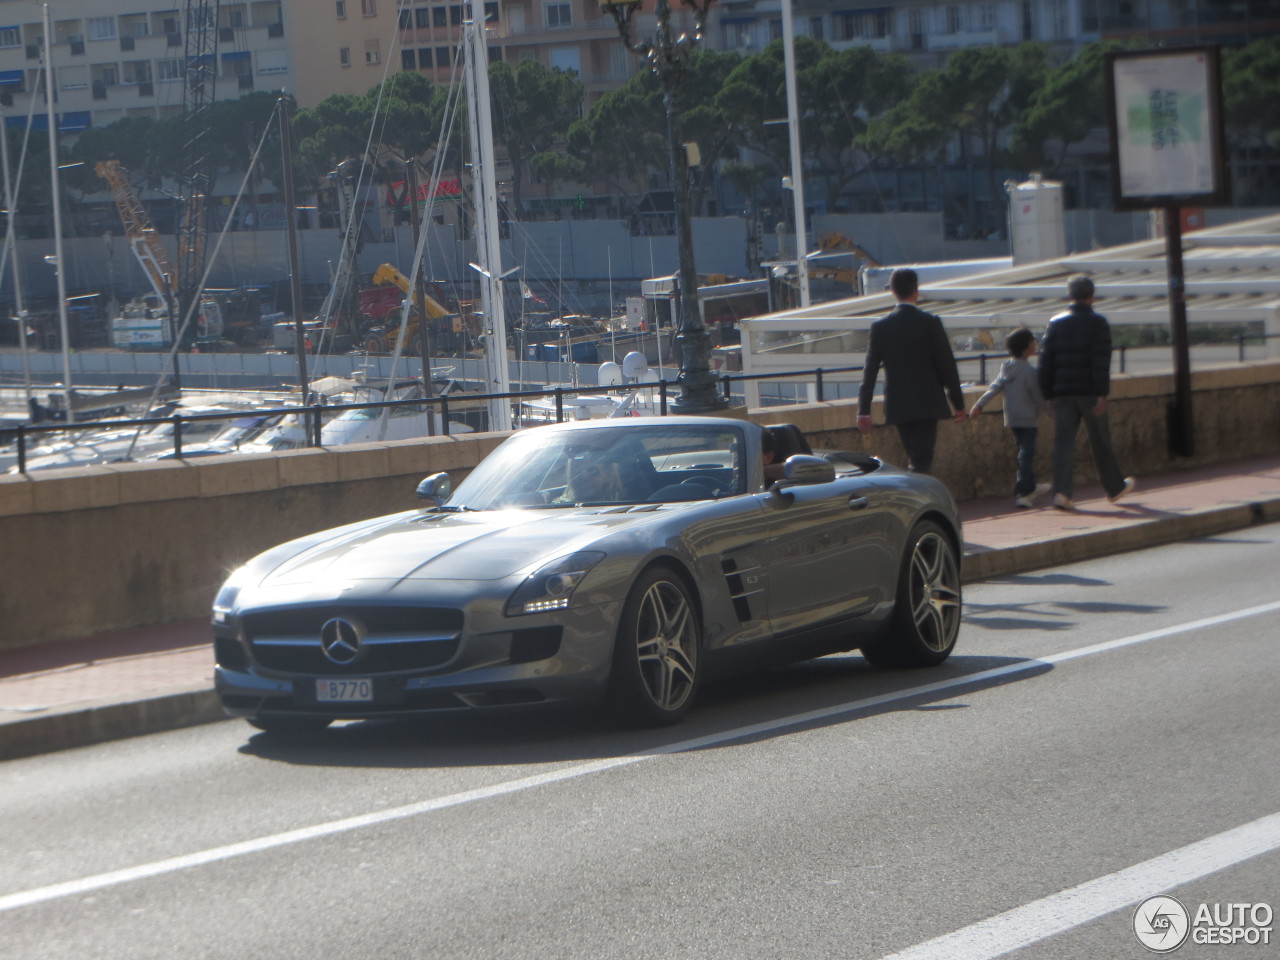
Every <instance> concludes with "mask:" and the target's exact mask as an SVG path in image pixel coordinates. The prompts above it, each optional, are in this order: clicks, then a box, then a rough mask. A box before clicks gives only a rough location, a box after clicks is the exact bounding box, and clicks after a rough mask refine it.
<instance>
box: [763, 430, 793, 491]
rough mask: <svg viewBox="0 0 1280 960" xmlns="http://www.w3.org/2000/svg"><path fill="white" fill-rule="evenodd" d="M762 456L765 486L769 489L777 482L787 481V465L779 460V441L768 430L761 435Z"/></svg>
mask: <svg viewBox="0 0 1280 960" xmlns="http://www.w3.org/2000/svg"><path fill="white" fill-rule="evenodd" d="M760 454H761V457H762V458H763V460H764V481H765V482H764V485H765V486H766V487H767V486H769V484H771V483H773V481H775V480H782V479H785V478H786V476H787V468H786V464H785V463H783V462H782V461H781V460H779V459H778V441H777V440H775V439H774V437H773V434H772V433H770V432H769V431H768V430H765V431H762V432H761V434H760Z"/></svg>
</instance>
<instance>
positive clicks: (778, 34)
mask: <svg viewBox="0 0 1280 960" xmlns="http://www.w3.org/2000/svg"><path fill="white" fill-rule="evenodd" d="M769 39H770V40H781V39H782V21H781V20H770V21H769Z"/></svg>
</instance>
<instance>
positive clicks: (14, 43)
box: [0, 27, 22, 47]
mask: <svg viewBox="0 0 1280 960" xmlns="http://www.w3.org/2000/svg"><path fill="white" fill-rule="evenodd" d="M20 46H22V28H21V27H0V47H20Z"/></svg>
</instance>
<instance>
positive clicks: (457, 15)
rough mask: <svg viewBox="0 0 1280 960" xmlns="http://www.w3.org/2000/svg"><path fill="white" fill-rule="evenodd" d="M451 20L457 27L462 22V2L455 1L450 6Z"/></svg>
mask: <svg viewBox="0 0 1280 960" xmlns="http://www.w3.org/2000/svg"><path fill="white" fill-rule="evenodd" d="M449 22H450V23H451V24H453V25H454V26H455V27H456V26H458V25H459V24H460V23H462V4H460V3H455V4H452V5H451V6H450V7H449Z"/></svg>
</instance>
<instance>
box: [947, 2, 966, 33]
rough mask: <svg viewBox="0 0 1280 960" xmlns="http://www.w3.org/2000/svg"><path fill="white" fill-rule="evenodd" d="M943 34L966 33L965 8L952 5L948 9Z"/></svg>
mask: <svg viewBox="0 0 1280 960" xmlns="http://www.w3.org/2000/svg"><path fill="white" fill-rule="evenodd" d="M944 22H945V26H944V27H943V30H942V32H943V33H964V8H963V7H960V6H957V5H956V4H952V5H951V6H949V7H947V8H946V11H945V16H944Z"/></svg>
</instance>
